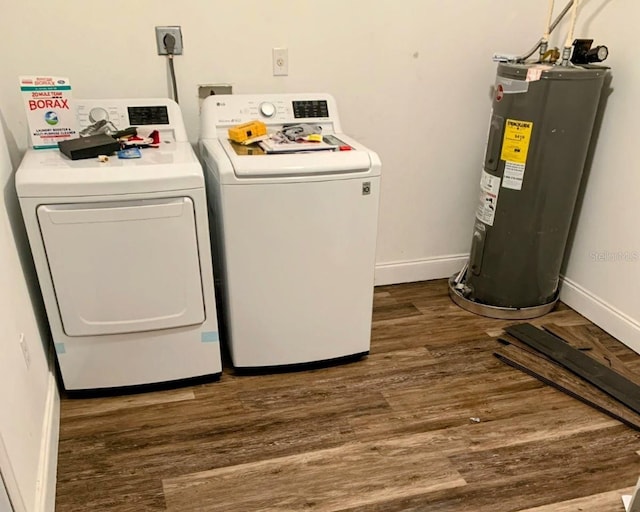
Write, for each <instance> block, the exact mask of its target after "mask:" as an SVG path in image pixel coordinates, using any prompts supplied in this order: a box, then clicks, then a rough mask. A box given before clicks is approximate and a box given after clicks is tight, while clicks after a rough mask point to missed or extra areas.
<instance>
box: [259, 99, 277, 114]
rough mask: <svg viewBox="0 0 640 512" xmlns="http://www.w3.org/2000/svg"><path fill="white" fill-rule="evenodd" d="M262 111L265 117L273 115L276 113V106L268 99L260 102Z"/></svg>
mask: <svg viewBox="0 0 640 512" xmlns="http://www.w3.org/2000/svg"><path fill="white" fill-rule="evenodd" d="M260 113H261V114H262V115H263V116H264V117H273V116H274V115H275V114H276V106H275V105H274V104H273V103H269V102H268V101H265V102H263V103H260Z"/></svg>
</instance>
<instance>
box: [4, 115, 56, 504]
mask: <svg viewBox="0 0 640 512" xmlns="http://www.w3.org/2000/svg"><path fill="white" fill-rule="evenodd" d="M3 125H4V118H3V116H2V112H1V111H0V185H1V189H2V195H1V196H0V283H2V285H1V286H0V411H2V413H1V414H0V469H1V470H2V474H3V477H4V480H5V482H6V484H7V489H8V491H9V494H10V496H11V498H12V501H13V503H14V506H15V509H16V512H21V511H37V510H42V509H41V506H42V504H43V503H44V502H45V501H46V500H49V501H50V500H51V496H46V494H47V493H48V492H51V490H52V489H50V488H49V487H47V486H50V482H51V475H50V474H49V470H50V464H51V460H50V458H51V456H52V455H53V458H54V459H55V455H54V450H55V446H53V444H52V440H51V436H55V435H57V434H56V433H57V423H56V421H57V420H56V419H55V418H56V415H57V412H58V405H57V391H56V387H55V380H54V379H53V377H52V374H51V372H50V371H49V366H48V358H47V352H48V346H49V339H48V335H47V329H46V326H45V323H44V316H43V311H42V307H41V299H40V298H39V295H38V294H39V290H38V288H37V286H36V285H35V283H36V277H35V273H34V269H33V266H32V262H31V259H30V258H31V256H30V253H29V249H28V245H27V241H26V236H25V234H24V225H23V224H22V219H21V213H20V209H19V205H18V200H17V198H16V194H15V188H14V184H13V174H14V173H13V169H14V165H13V164H12V161H11V157H10V154H9V150H8V146H9V147H11V148H12V150H13V154H14V155H17V149H16V145H15V141H13V139H12V137H11V135H10V134H8V133H6V134H5V131H4V129H3ZM14 160H16V161H15V163H17V159H14ZM21 335H23V336H24V343H25V345H26V350H27V352H28V358H29V363H28V364H27V361H26V359H25V357H24V355H23V351H22V348H21V346H20V343H19V340H20V336H21ZM56 442H57V440H56ZM54 468H55V466H54Z"/></svg>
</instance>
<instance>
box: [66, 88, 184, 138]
mask: <svg viewBox="0 0 640 512" xmlns="http://www.w3.org/2000/svg"><path fill="white" fill-rule="evenodd" d="M74 105H75V111H76V118H77V120H78V128H79V131H80V134H81V135H82V134H83V132H85V134H89V133H88V132H89V131H91V130H92V128H96V127H97V128H98V129H99V128H101V127H106V128H107V130H109V131H112V132H116V131H119V130H124V129H126V128H129V127H131V126H135V127H136V128H138V129H139V130H140V131H148V132H151V131H153V130H158V131H160V133H161V135H163V139H165V140H167V139H172V140H175V141H187V140H188V139H187V134H186V130H185V127H184V121H183V119H182V114H181V112H180V108H179V107H178V105H177V104H176V103H175V102H174V101H172V100H170V99H167V98H158V99H146V98H145V99H103V100H74Z"/></svg>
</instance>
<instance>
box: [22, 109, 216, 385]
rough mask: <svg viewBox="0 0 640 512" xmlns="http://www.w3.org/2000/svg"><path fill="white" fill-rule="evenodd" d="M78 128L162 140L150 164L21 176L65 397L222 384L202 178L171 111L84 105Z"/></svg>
mask: <svg viewBox="0 0 640 512" xmlns="http://www.w3.org/2000/svg"><path fill="white" fill-rule="evenodd" d="M75 108H76V112H77V116H78V120H79V123H80V127H81V128H85V127H86V126H88V125H90V124H92V123H94V122H96V121H106V122H107V123H111V125H112V126H113V127H114V128H116V129H119V130H121V129H124V128H127V127H130V126H135V127H138V130H139V132H144V131H146V132H150V131H152V130H158V131H159V132H160V138H161V143H160V147H159V148H145V149H142V150H141V151H142V158H139V159H132V160H120V159H118V158H117V157H115V156H112V157H110V159H109V161H108V162H100V161H98V159H97V158H92V159H86V160H74V161H72V160H69V159H68V158H67V157H66V156H64V155H62V153H60V152H59V151H58V150H57V149H52V150H28V151H27V152H26V154H25V156H24V159H23V161H22V163H21V165H20V167H19V169H18V171H17V173H16V189H17V192H18V196H19V199H20V206H21V209H22V213H23V217H24V221H25V225H26V228H27V234H28V237H29V243H30V245H31V251H32V253H33V259H34V263H35V267H36V270H37V274H38V279H39V282H40V287H41V289H42V295H43V298H44V304H45V307H46V311H47V316H48V319H49V324H50V326H51V333H52V337H53V341H54V345H55V351H56V354H57V358H58V362H59V366H60V370H61V373H62V379H63V382H64V386H65V388H66V389H67V390H89V389H104V388H121V387H128V386H138V385H143V384H151V383H158V382H167V381H177V380H181V379H188V378H192V377H205V376H207V377H209V376H210V377H212V378H215V377H217V376H219V375H220V372H221V360H220V349H219V343H218V324H217V319H216V309H215V299H214V289H213V273H212V267H211V255H210V246H209V226H208V218H207V205H206V204H207V203H206V194H205V185H204V177H203V172H202V167H201V165H200V163H199V162H198V160H197V158H196V156H195V154H194V151H193V149H192V147H191V145H190V144H189V142H188V140H187V134H186V131H185V128H184V123H183V120H182V114H181V112H180V109H179V107H178V105H177V104H176V103H174V102H173V101H171V100H167V99H143V100H138V99H136V100H86V101H84V100H76V101H75Z"/></svg>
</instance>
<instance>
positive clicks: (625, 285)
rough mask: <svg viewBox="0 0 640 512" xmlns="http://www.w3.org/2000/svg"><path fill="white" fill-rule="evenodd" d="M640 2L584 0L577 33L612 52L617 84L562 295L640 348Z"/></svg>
mask: <svg viewBox="0 0 640 512" xmlns="http://www.w3.org/2000/svg"><path fill="white" fill-rule="evenodd" d="M638 19H640V3H639V2H637V1H632V0H626V1H625V0H616V1H612V0H609V1H594V0H591V1H589V2H588V3H587V4H586V5H585V9H584V12H583V14H582V19H581V23H580V30H579V34H578V35H584V36H586V35H588V34H592V35H593V36H591V37H594V38H596V39H597V42H601V43H604V44H606V45H607V46H608V47H609V49H610V52H611V55H610V57H609V59H608V60H607V64H608V65H610V66H611V68H612V82H611V89H612V90H611V92H610V95H609V96H608V99H607V101H606V107H605V108H604V111H603V113H602V125H601V129H600V133H599V135H598V138H597V141H596V142H597V144H596V146H595V151H594V156H593V161H592V165H591V167H590V169H588V170H589V173H588V179H587V181H586V187H585V191H584V192H585V193H584V198H583V202H582V204H581V206H580V209H579V211H578V214H577V216H576V219H575V237H574V239H573V244H572V247H571V251H570V253H569V259H568V265H567V269H566V271H565V282H564V286H563V289H562V294H561V298H562V299H563V300H564V301H565V302H567V303H568V304H569V305H571V306H573V307H574V308H576V309H577V310H578V311H580V312H581V313H583V314H584V315H585V316H587V317H588V318H590V319H592V320H593V321H594V322H596V323H598V324H599V325H600V326H601V327H603V328H604V329H605V330H607V331H609V332H610V333H611V334H613V335H614V336H616V337H618V338H619V339H622V340H624V341H625V343H627V344H628V345H629V346H631V347H632V348H633V349H634V350H636V351H637V352H640V227H639V220H640V213H639V211H638V205H640V163H639V161H638V158H637V150H638V144H639V141H640V138H639V133H638V129H637V127H636V124H637V112H640V96H639V95H638V91H640V66H639V65H638V62H637V60H638V59H637V55H636V53H637V44H636V42H635V39H636V34H635V32H634V31H633V30H621V27H623V26H625V23H626V21H625V20H638Z"/></svg>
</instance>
